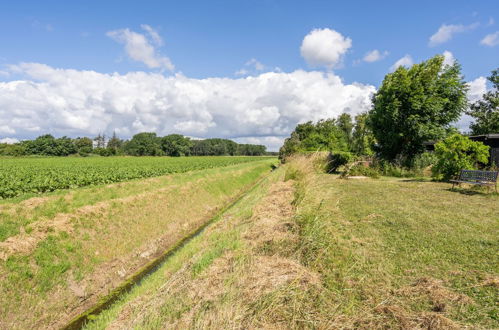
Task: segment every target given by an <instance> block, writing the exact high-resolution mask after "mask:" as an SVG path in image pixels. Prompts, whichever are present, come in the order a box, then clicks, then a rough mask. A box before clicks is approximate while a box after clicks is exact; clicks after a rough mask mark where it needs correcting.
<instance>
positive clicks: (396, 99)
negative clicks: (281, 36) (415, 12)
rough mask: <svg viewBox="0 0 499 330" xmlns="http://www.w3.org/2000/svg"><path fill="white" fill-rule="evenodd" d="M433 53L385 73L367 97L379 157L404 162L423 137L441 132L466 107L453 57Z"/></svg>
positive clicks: (436, 136)
mask: <svg viewBox="0 0 499 330" xmlns="http://www.w3.org/2000/svg"><path fill="white" fill-rule="evenodd" d="M443 61H444V57H443V56H441V55H437V56H435V57H433V58H431V59H429V60H428V61H425V62H422V63H420V64H415V65H413V66H412V67H411V68H409V69H407V68H405V67H399V68H398V69H397V70H396V71H395V72H393V73H390V74H388V75H386V77H385V79H384V80H383V83H382V85H381V87H380V88H379V90H378V91H377V93H376V94H375V95H374V97H373V108H372V110H371V111H370V113H369V121H370V125H371V127H372V131H373V134H374V136H375V138H376V140H377V147H378V151H379V154H380V156H381V157H382V158H384V159H387V160H394V159H396V158H397V157H401V158H403V159H405V160H406V161H410V160H411V159H412V158H414V157H415V156H416V155H418V154H420V153H422V152H423V151H424V146H423V142H425V141H428V140H438V139H441V138H442V137H444V136H445V133H446V131H447V129H448V127H449V126H450V124H451V123H452V122H454V121H456V120H457V119H459V117H460V115H461V114H462V113H463V111H464V110H465V109H466V107H467V99H466V91H467V85H466V83H465V82H464V81H463V77H462V75H461V67H460V65H459V64H458V63H457V62H454V64H452V65H444V64H443Z"/></svg>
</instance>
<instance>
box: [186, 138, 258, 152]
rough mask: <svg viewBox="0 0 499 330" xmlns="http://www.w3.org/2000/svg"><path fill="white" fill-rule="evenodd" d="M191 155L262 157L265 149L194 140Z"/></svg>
mask: <svg viewBox="0 0 499 330" xmlns="http://www.w3.org/2000/svg"><path fill="white" fill-rule="evenodd" d="M192 142H193V146H192V148H191V154H192V155H195V156H263V155H265V153H266V148H265V146H263V145H256V144H237V143H236V142H234V141H231V140H227V139H205V140H194V141H192Z"/></svg>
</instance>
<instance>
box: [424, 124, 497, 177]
mask: <svg viewBox="0 0 499 330" xmlns="http://www.w3.org/2000/svg"><path fill="white" fill-rule="evenodd" d="M435 155H436V156H437V158H438V162H437V163H436V164H435V166H433V168H432V173H433V177H434V178H435V179H437V180H450V179H452V178H453V177H455V176H457V175H458V174H459V171H460V170H462V169H464V170H473V169H476V168H477V165H478V163H483V164H486V163H487V162H488V158H489V146H486V145H484V144H483V143H482V142H477V141H472V140H470V139H469V138H468V137H466V136H463V135H460V134H454V135H451V136H449V137H447V138H446V139H445V140H443V141H441V142H439V143H437V144H436V145H435Z"/></svg>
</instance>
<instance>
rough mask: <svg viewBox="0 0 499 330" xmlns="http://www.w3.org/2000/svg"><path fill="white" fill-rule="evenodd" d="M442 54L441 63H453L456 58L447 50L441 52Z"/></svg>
mask: <svg viewBox="0 0 499 330" xmlns="http://www.w3.org/2000/svg"><path fill="white" fill-rule="evenodd" d="M442 55H444V63H443V65H453V64H454V62H455V61H456V59H455V58H454V55H453V54H452V53H451V52H449V51H448V50H446V51H445V52H443V54H442Z"/></svg>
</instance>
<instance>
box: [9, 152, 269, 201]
mask: <svg viewBox="0 0 499 330" xmlns="http://www.w3.org/2000/svg"><path fill="white" fill-rule="evenodd" d="M263 158H264V157H244V156H239V157H173V158H172V157H51V158H50V157H45V158H33V157H26V158H20V157H16V158H0V199H2V198H12V197H16V196H20V195H23V194H37V193H45V192H49V191H54V190H58V189H69V188H76V187H84V186H89V185H99V184H109V183H114V182H122V181H128V180H132V179H141V178H149V177H155V176H160V175H166V174H171V173H184V172H189V171H193V170H202V169H208V168H214V167H221V166H228V165H234V164H239V163H245V162H251V161H255V160H261V159H263ZM267 158H268V157H267Z"/></svg>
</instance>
